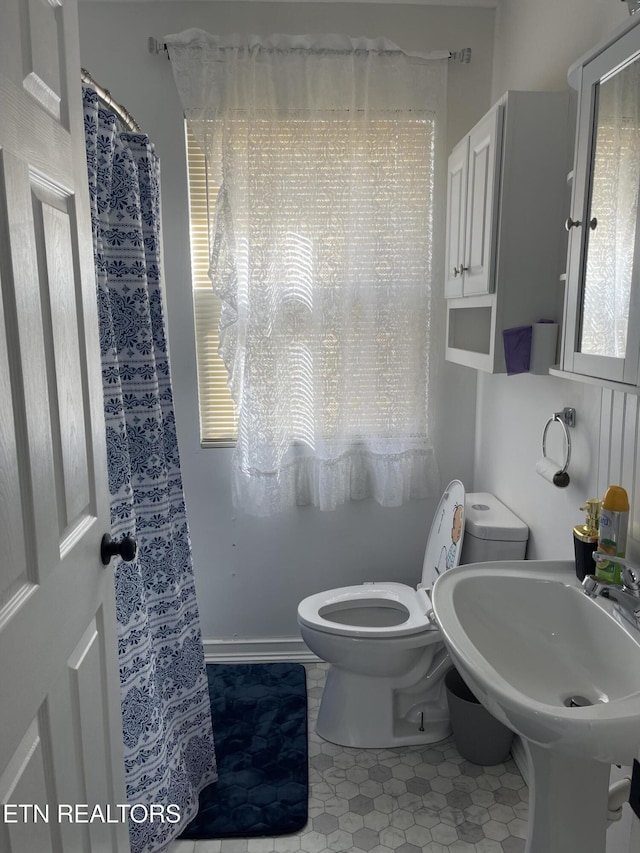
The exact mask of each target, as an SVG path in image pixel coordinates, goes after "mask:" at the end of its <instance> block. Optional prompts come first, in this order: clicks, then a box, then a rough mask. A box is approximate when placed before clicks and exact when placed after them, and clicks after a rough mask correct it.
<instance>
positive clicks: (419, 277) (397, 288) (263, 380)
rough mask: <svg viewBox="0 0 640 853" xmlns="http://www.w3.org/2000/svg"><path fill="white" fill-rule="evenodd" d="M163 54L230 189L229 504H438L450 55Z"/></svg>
mask: <svg viewBox="0 0 640 853" xmlns="http://www.w3.org/2000/svg"><path fill="white" fill-rule="evenodd" d="M165 41H166V43H167V45H168V48H169V55H170V57H171V63H172V68H173V71H174V76H175V79H176V84H177V87H178V91H179V93H180V97H181V99H182V103H183V106H184V109H185V115H186V117H187V120H188V121H189V122H190V124H191V127H192V129H193V132H194V134H195V136H196V138H197V139H198V140H199V142H200V144H201V145H202V147H203V149H204V152H205V155H206V159H207V164H208V168H209V171H210V174H211V177H212V180H213V182H214V183H215V184H216V186H218V187H220V189H219V191H218V193H217V198H216V201H215V205H212V209H211V210H210V216H209V219H210V246H211V268H210V275H211V280H212V283H213V287H214V289H215V290H216V292H217V293H218V294H219V295H220V297H221V299H222V303H223V308H222V318H221V325H220V338H221V345H220V351H221V354H222V356H223V358H224V360H225V363H226V365H227V368H228V371H229V383H230V388H231V392H232V395H233V398H234V400H235V402H236V405H237V408H238V416H239V428H238V441H237V446H236V449H235V453H234V462H233V466H234V475H233V498H234V504H235V505H236V506H237V507H239V508H241V509H244V510H246V511H247V512H249V513H251V514H256V515H269V514H272V513H275V512H278V511H280V510H282V509H283V508H285V507H288V506H295V505H304V504H313V505H315V506H318V507H320V508H321V509H334V508H335V507H336V506H337V505H339V504H341V503H343V502H345V501H347V500H350V499H359V498H366V497H373V498H374V499H375V500H376V501H378V502H379V503H380V504H382V505H384V506H399V505H400V504H402V503H404V502H405V501H407V500H409V499H411V498H422V497H427V496H429V495H433V494H435V493H436V492H437V490H438V488H439V482H438V470H437V465H436V460H435V457H434V452H433V446H432V441H431V432H432V421H433V416H434V413H433V390H432V389H433V384H432V381H431V377H430V362H431V360H432V355H431V353H432V346H433V345H434V340H435V336H434V331H435V327H436V326H437V325H439V324H440V321H439V320H438V318H435V317H434V316H432V308H431V301H432V300H431V293H432V288H433V287H435V286H436V284H435V282H434V269H440V266H439V263H438V261H439V257H438V255H439V252H440V243H441V242H442V241H438V240H434V229H435V230H436V231H437V230H438V229H439V227H440V225H441V219H442V213H443V211H442V209H441V208H440V207H438V206H437V201H436V199H438V196H439V195H440V190H441V183H440V182H441V176H442V171H443V170H442V168H441V167H442V164H443V162H444V158H443V156H442V154H443V151H444V148H443V142H444V136H445V132H444V131H445V116H444V109H445V91H446V60H444V59H442V60H426V59H423V58H421V59H418V58H415V57H408V56H406V55H405V54H403V53H402V52H401V51H400V50H399V49H398V48H396V47H395V46H394V45H392V44H390V43H388V42H386V41H382V40H379V41H376V42H371V41H368V40H365V39H359V40H351V39H348V38H346V37H340V36H327V37H322V38H318V37H314V38H307V37H291V36H273V37H271V38H269V39H260V38H258V37H253V36H251V37H231V38H226V39H223V38H217V37H214V36H211V35H208V34H207V33H204V32H202V31H194V30H190V31H187V32H186V33H182V34H179V35H175V36H168V37H166V39H165ZM438 284H439V282H438ZM437 340H440V337H439V336H437Z"/></svg>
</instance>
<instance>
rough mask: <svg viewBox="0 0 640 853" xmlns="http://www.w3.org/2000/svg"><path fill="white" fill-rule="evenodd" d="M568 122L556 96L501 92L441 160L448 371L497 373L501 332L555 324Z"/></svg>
mask: <svg viewBox="0 0 640 853" xmlns="http://www.w3.org/2000/svg"><path fill="white" fill-rule="evenodd" d="M572 125H573V116H572V115H571V109H570V102H569V97H568V95H567V94H565V93H562V92H515V91H513V92H507V93H506V94H505V95H504V96H503V97H502V98H501V99H500V101H499V102H498V103H497V104H495V105H494V106H493V107H492V109H491V110H490V111H489V112H488V113H487V114H486V116H485V117H484V118H483V119H482V120H481V121H480V122H478V124H477V125H476V126H475V127H474V128H473V129H472V130H471V131H470V132H469V133H468V134H467V136H466V137H465V138H464V139H463V140H461V142H460V143H459V144H458V145H457V146H456V147H455V148H454V150H453V152H452V154H451V157H450V159H449V177H448V188H447V236H446V241H447V242H446V251H445V257H446V274H445V291H444V292H445V297H446V298H447V344H446V357H447V359H448V360H449V361H454V362H456V363H458V364H465V365H467V366H469V367H474V368H476V369H478V370H485V371H488V372H490V373H503V372H505V370H506V367H505V359H504V348H503V343H502V331H503V330H504V329H508V328H513V327H516V326H525V325H531V324H533V323H535V322H537V321H539V320H542V319H545V320H554V321H558V320H559V316H560V312H561V310H562V300H563V294H562V291H561V286H560V283H559V275H560V271H561V268H562V267H563V266H564V261H563V255H564V251H565V238H564V234H563V228H562V223H563V221H564V215H563V214H566V207H565V192H566V190H565V186H566V173H567V161H568V155H569V147H570V135H571V132H572Z"/></svg>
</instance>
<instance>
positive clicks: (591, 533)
mask: <svg viewBox="0 0 640 853" xmlns="http://www.w3.org/2000/svg"><path fill="white" fill-rule="evenodd" d="M601 506H602V501H599V500H598V499H597V498H589V500H588V501H587V502H586V504H585V505H584V506H581V507H580V509H582V510H585V511H586V513H587V517H586V519H585V523H584V524H579V525H578V526H577V527H574V528H573V547H574V549H575V553H576V575H577V577H578V580H579V581H583V580H584V578H585V575H592V574H593V573H594V572H595V563H594V562H593V552H594V551H596V550H597V548H598V527H599V524H600V507H601Z"/></svg>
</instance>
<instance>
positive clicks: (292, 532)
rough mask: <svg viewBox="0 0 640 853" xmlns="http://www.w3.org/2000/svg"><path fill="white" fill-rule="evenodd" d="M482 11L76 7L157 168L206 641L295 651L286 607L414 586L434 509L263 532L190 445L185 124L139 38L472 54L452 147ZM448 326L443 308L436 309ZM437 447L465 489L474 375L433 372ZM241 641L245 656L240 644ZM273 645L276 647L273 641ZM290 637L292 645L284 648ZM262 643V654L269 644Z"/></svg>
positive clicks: (455, 80)
mask: <svg viewBox="0 0 640 853" xmlns="http://www.w3.org/2000/svg"><path fill="white" fill-rule="evenodd" d="M494 17H495V13H494V11H493V10H492V9H482V8H478V9H464V8H461V7H455V8H448V9H445V8H442V7H436V6H425V7H420V6H416V5H407V6H402V5H393V6H386V5H383V4H371V5H369V4H363V3H356V4H346V3H345V4H342V3H341V4H333V3H313V2H311V3H299V4H294V3H266V2H265V3H251V2H248V3H247V2H241V0H234V2H207V3H204V2H143V3H126V4H125V3H113V2H92V3H81V4H80V41H81V54H82V62H83V65H84V66H85V67H86V68H87V69H88V70H89V71H90V72H91V73H92V74H93V75H94V77H95V79H96V80H98V81H99V82H100V83H101V84H102V85H103V86H105V87H106V88H108V89H110V90H111V91H112V93H113V95H114V97H115V98H116V99H118V100H119V101H121V102H122V103H123V104H124V105H125V106H126V107H127V108H128V109H129V110H130V111H131V112H132V113H133V115H134V116H135V117H136V118H137V120H138V122H139V123H140V125H141V126H142V127H143V128H144V130H145V131H146V132H148V133H149V135H150V136H151V139H152V140H153V141H154V142H155V144H156V148H157V150H158V153H159V155H160V158H161V164H162V194H163V196H162V199H163V201H162V204H163V226H164V255H165V280H166V286H167V305H168V323H169V343H170V349H171V360H172V371H173V387H174V396H175V404H176V417H177V423H178V434H179V440H180V447H181V454H182V469H183V477H184V484H185V493H186V500H187V506H188V511H189V519H190V526H191V534H192V542H193V553H194V561H195V571H196V586H197V592H198V601H199V605H200V613H201V622H202V628H203V635H204V639H205V645H206V648H207V650H209V651H211V650H212V649H214V648H216V649H219V646H216V645H215V643H216V642H217V641H220V640H233V639H235V638H237V640H238V643H237V644H236V646H234V648H236V649H240V650H241V651H242V650H243V649H245V648H246V649H248V653H249V654H251V655H255V653H256V651H265V652H266V651H268V650H276V651H277V650H280V649H282V650H289V651H291V650H294V651H295V646H296V644H297V643H298V642H301V641H299V640H298V637H299V635H298V629H297V625H296V619H295V614H296V607H297V603H298V601H299V600H300V599H301V598H303V597H304V596H306V595H309V594H311V593H313V592H317V591H319V590H321V589H328V588H330V587H332V586H339V585H343V584H346V583H358V582H361V581H364V580H376V579H378V580H399V581H408V582H412V583H414V584H415V583H416V582H417V581H418V579H419V573H420V568H421V565H422V557H423V552H424V546H425V542H426V536H427V533H428V530H429V526H430V523H431V518H432V515H433V511H434V509H435V501H420V502H415V503H412V504H409V505H408V506H405V507H402V508H399V509H382V508H380V507H379V506H377V505H376V504H374V503H373V502H371V501H364V502H360V503H357V502H354V503H351V504H348V505H346V506H344V507H341V508H339V509H338V510H336V511H335V512H333V513H321V512H319V511H317V510H315V509H313V508H308V507H305V508H302V509H299V510H297V511H291V512H288V513H285V514H284V515H282V516H279V517H276V518H268V519H254V518H247V517H244V518H243V517H235V515H234V513H233V510H232V507H231V502H230V491H229V464H230V454H231V451H230V450H228V449H213V450H212V449H207V450H202V449H201V448H200V446H199V436H198V415H197V389H196V373H195V352H194V343H193V320H192V303H191V296H190V265H189V244H188V215H187V185H186V173H185V155H184V138H183V134H184V131H183V124H182V115H181V110H180V105H179V102H178V99H177V95H176V93H175V86H174V83H173V78H172V75H171V69H170V65H169V62H168V60H167V59H166V57H164V56H151V55H149V54H148V53H147V49H146V40H147V36H149V35H153V36H155V37H157V38H162V36H164V35H165V34H168V33H172V32H176V31H179V30H182V29H186V28H187V27H202V28H204V29H207V30H209V31H211V32H217V33H225V32H234V31H241V32H258V33H262V34H265V33H271V32H289V33H306V32H340V33H347V34H349V35H352V36H358V35H365V36H369V37H375V36H386V37H388V38H390V39H392V40H393V41H395V42H396V43H397V44H399V45H400V46H401V47H403V48H405V49H407V50H428V49H458V48H463V47H471V48H472V51H473V61H472V64H471V65H466V66H463V65H454V64H452V66H451V67H450V72H449V104H450V106H449V112H448V136H449V142H450V146H452V145H453V144H454V143H455V142H457V140H458V139H459V138H460V137H461V136H463V135H464V133H465V132H466V131H467V130H468V129H469V128H470V127H471V126H472V125H473V124H474V123H475V122H476V121H477V120H478V119H479V118H480V117H481V116H482V115H483V114H484V112H485V111H486V110H487V109H488V107H489V106H490V88H491V73H492V65H493V32H494ZM438 310H440V311H441V313H442V315H444V306H443V305H441V307H440V309H438ZM438 373H439V377H440V380H441V382H442V385H443V388H444V389H455V393H446V390H445V391H444V392H443V395H442V399H441V401H440V407H439V410H440V427H439V429H438V431H437V436H436V451H437V455H438V460H439V465H440V471H441V479H442V485H443V486H444V485H445V484H446V483H447V482H448V481H449V480H450V479H452V478H453V477H459V478H460V479H462V480H463V481H464V482H466V483H468V484H469V485H470V484H471V480H472V474H473V440H474V438H473V437H474V423H475V387H476V386H475V383H476V378H475V375H474V373H473V372H472V371H469V370H467V369H465V368H460V367H457V366H455V365H449V364H445V363H444V362H441V363H440V364H439V365H438ZM245 638H248V640H249V641H251V640H255V641H258V642H253V643H252V642H249V643H248V644H241V643H240V641H241V640H242V639H245ZM282 638H285V640H284V641H282V642H281V640H282ZM286 638H290V639H289V640H288V641H287V639H286ZM267 640H270V641H271V642H267Z"/></svg>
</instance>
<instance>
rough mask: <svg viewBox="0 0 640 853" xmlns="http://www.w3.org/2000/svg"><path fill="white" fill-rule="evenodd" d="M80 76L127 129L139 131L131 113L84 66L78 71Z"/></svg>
mask: <svg viewBox="0 0 640 853" xmlns="http://www.w3.org/2000/svg"><path fill="white" fill-rule="evenodd" d="M80 76H81V78H82V82H83V83H86V84H87V85H88V86H91V88H92V89H95V91H96V93H97V95H98V97H99V98H100V100H101V101H102V103H103V104H104V105H105V106H107V107H109V109H110V110H113V112H114V113H115V114H116V115H117V117H118V118H119V119H120V121H121V122H122V123H123V124H124V126H125V127H126V128H127V130H130V131H132V132H133V133H141V132H142V131H141V129H140V125H139V124H138V122H137V121H136V120H135V119H134V117H133V116H132V115H131V113H130V112H129V110H127V109H125V108H124V107H123V106H122V105H121V104H119V103H118V102H117V101H116V100H115V99H114V98H113V95H112V94H111V92H110V91H109V90H108V89H105V88H104V87H103V86H101V85H100V84H99V83H97V82H96V81H95V80H94V79H93V77H92V76H91V74H89V72H88V71H87V70H86V68H82V69H81V71H80Z"/></svg>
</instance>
